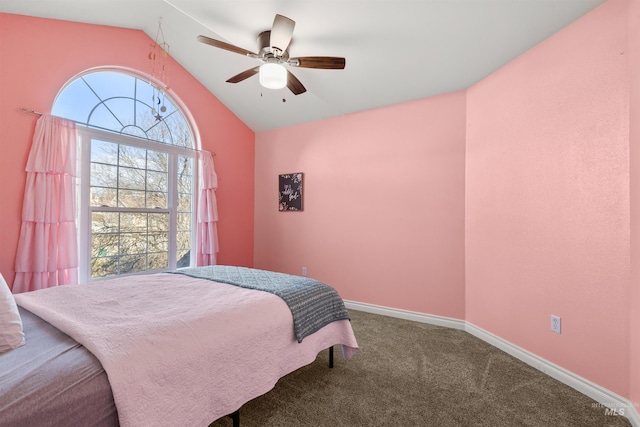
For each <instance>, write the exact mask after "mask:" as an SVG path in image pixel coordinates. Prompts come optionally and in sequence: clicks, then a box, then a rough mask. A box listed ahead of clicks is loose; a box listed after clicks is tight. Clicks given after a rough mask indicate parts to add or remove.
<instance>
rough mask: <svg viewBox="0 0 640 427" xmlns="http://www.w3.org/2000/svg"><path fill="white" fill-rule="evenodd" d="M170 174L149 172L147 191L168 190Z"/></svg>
mask: <svg viewBox="0 0 640 427" xmlns="http://www.w3.org/2000/svg"><path fill="white" fill-rule="evenodd" d="M167 177H168V174H166V173H164V172H151V171H148V172H147V191H167V190H168V188H167Z"/></svg>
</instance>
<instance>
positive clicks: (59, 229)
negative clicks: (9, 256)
mask: <svg viewBox="0 0 640 427" xmlns="http://www.w3.org/2000/svg"><path fill="white" fill-rule="evenodd" d="M26 171H27V182H26V184H25V190H24V202H23V204H22V226H21V228H20V239H19V241H18V251H17V254H16V277H15V280H14V282H13V292H14V293H19V292H27V291H33V290H37V289H43V288H49V287H52V286H59V285H68V284H77V283H78V247H77V245H78V243H77V232H76V223H75V219H76V127H75V123H74V122H72V121H69V120H65V119H61V118H58V117H54V116H50V115H47V114H43V115H42V117H40V118H39V119H38V122H37V123H36V130H35V133H34V136H33V144H32V145H31V151H30V153H29V159H28V160H27V167H26Z"/></svg>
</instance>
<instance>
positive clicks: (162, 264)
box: [148, 252, 169, 270]
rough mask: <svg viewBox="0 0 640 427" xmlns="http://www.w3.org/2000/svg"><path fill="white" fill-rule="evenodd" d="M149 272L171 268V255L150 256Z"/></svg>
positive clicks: (158, 254)
mask: <svg viewBox="0 0 640 427" xmlns="http://www.w3.org/2000/svg"><path fill="white" fill-rule="evenodd" d="M148 258H149V270H160V269H165V268H167V267H168V266H169V255H168V254H167V253H166V252H164V253H157V254H149V256H148Z"/></svg>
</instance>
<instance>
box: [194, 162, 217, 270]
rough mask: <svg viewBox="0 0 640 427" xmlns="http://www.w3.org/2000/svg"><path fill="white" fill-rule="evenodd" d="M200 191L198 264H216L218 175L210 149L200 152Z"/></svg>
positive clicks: (197, 243) (197, 239)
mask: <svg viewBox="0 0 640 427" xmlns="http://www.w3.org/2000/svg"><path fill="white" fill-rule="evenodd" d="M198 170H199V173H200V179H199V182H200V188H199V189H200V192H199V197H198V230H197V237H196V265H198V266H202V265H215V264H216V254H217V253H218V229H217V222H218V203H217V201H216V189H217V188H218V176H217V175H216V170H215V168H214V166H213V156H212V155H211V153H209V152H208V151H202V152H199V153H198Z"/></svg>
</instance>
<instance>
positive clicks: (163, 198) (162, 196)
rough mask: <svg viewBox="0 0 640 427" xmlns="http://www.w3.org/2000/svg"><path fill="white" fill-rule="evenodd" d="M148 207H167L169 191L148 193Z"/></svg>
mask: <svg viewBox="0 0 640 427" xmlns="http://www.w3.org/2000/svg"><path fill="white" fill-rule="evenodd" d="M147 207H148V208H160V209H166V208H167V193H147Z"/></svg>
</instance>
